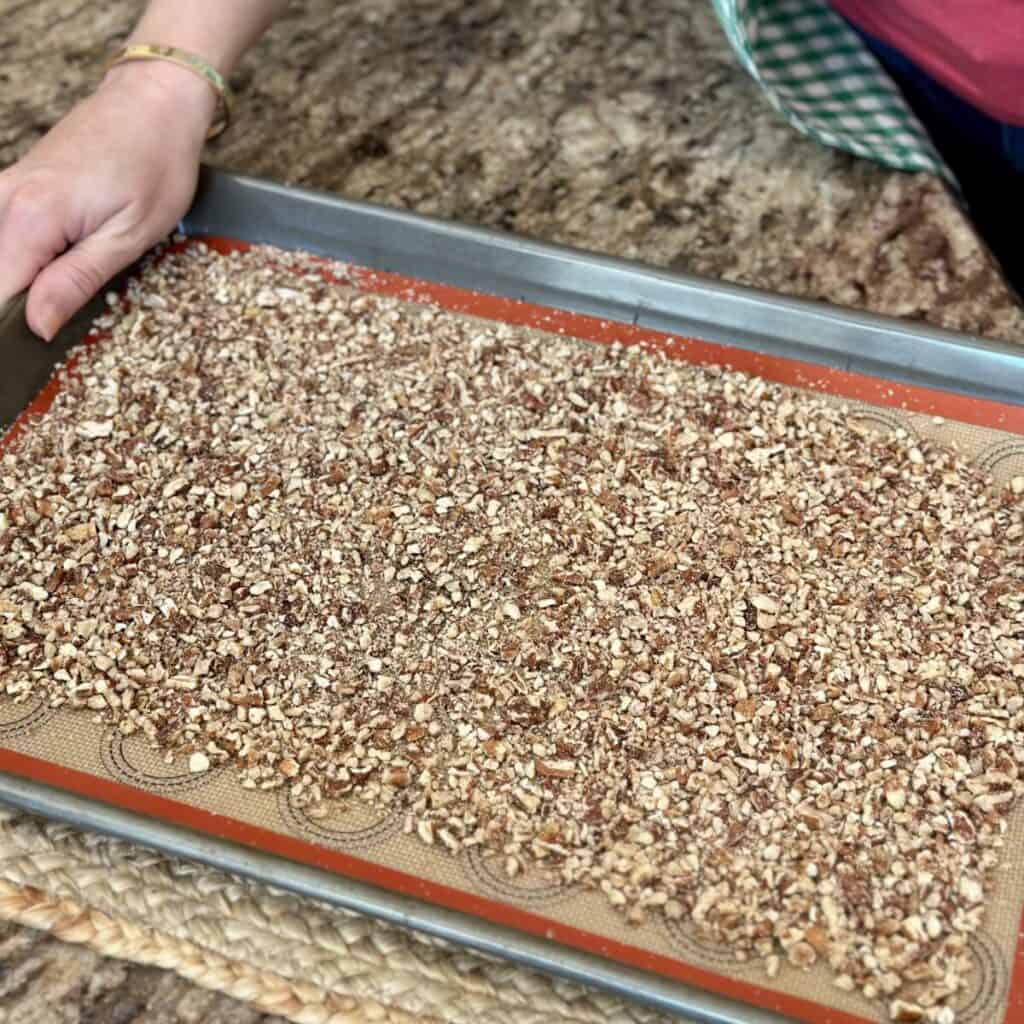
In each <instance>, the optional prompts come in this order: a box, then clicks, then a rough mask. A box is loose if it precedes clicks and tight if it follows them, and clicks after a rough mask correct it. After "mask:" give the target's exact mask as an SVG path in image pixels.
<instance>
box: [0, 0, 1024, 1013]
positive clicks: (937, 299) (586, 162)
mask: <svg viewBox="0 0 1024 1024" xmlns="http://www.w3.org/2000/svg"><path fill="white" fill-rule="evenodd" d="M140 7H141V5H140V4H139V3H132V2H126V0H112V2H110V3H107V4H88V3H83V2H82V0H0V57H2V60H0V97H2V102H0V166H2V165H6V164H8V163H11V162H12V161H14V160H15V159H17V158H18V157H19V156H20V155H21V154H22V153H24V152H25V151H26V150H27V149H28V148H29V147H30V146H31V145H32V143H33V142H34V141H35V140H36V139H37V138H38V137H39V136H40V135H41V134H42V133H43V132H45V131H46V129H47V128H48V127H50V125H52V124H53V123H54V122H55V121H56V120H57V119H58V118H59V117H60V116H61V114H62V113H63V112H64V111H66V110H67V109H68V107H69V106H70V105H71V104H72V103H73V102H74V101H75V100H76V99H77V98H78V97H80V96H82V95H83V94H85V93H86V92H87V91H88V89H89V88H90V87H91V85H92V83H93V82H94V81H95V79H96V76H97V74H98V68H99V67H100V65H101V62H102V59H103V57H104V55H106V54H107V53H109V52H110V51H111V50H112V49H113V48H114V47H115V45H116V44H117V43H118V41H119V40H120V39H121V38H123V36H124V34H125V33H126V32H127V30H128V28H129V27H130V25H131V23H132V21H133V19H134V17H135V16H136V15H137V13H138V11H139V9H140ZM235 84H236V85H237V88H238V91H239V100H238V114H237V119H236V122H235V124H234V126H233V127H232V129H231V131H230V132H228V133H227V134H226V135H225V136H224V137H223V138H222V139H221V140H218V141H217V142H216V143H214V144H213V145H211V147H210V149H209V152H208V155H207V159H208V160H209V161H210V162H212V163H215V164H218V165H220V166H223V167H227V168H230V169H233V170H237V171H243V172H246V173H250V174H256V175H263V176H267V177H271V178H276V179H278V180H281V181H285V182H288V183H292V184H301V185H306V186H310V187H313V188H320V189H327V190H330V191H335V192H340V193H343V194H345V195H348V196H352V197H357V198H366V199H372V200H374V201H376V202H381V203H387V204H392V205H396V206H404V207H408V208H410V209H414V210H418V211H421V212H424V213H431V214H437V215H441V216H445V217H451V218H456V219H458V220H463V221H467V222H471V223H478V224H486V225H490V226H495V227H499V228H504V229H507V230H509V231H514V232H518V233H522V234H526V235H531V236H534V237H537V238H541V239H545V240H548V241H556V242H561V243H566V244H570V245H575V246H580V247H583V248H587V249H591V250H595V251H598V252H602V253H610V254H614V255H617V256H626V257H632V258H638V259H642V260H646V261H648V262H650V263H653V264H657V265H660V266H666V267H673V268H678V269H683V270H687V271H691V272H694V273H697V274H703V275H708V276H710V277H715V278H720V279H725V280H729V281H736V282H741V283H744V284H751V285H756V286H759V287H763V288H768V289H772V290H775V291H780V292H785V293H788V294H792V295H799V296H807V297H813V298H819V299H825V300H828V301H831V302H836V303H841V304H846V305H851V306H856V307H859V308H862V309H869V310H873V311H876V312H883V313H890V314H895V315H901V316H908V317H913V318H918V319H922V320H926V321H928V322H931V323H934V324H938V325H941V326H944V327H950V328H954V329H960V330H966V331H971V332H976V333H979V334H982V335H987V336H990V337H999V338H1004V339H1008V340H1012V341H1019V342H1024V311H1022V310H1021V308H1020V307H1019V306H1018V305H1017V304H1016V302H1015V301H1014V299H1013V297H1012V296H1011V294H1010V292H1009V291H1008V290H1007V288H1006V287H1005V285H1004V284H1003V282H1002V280H1001V278H1000V276H999V274H998V271H997V270H996V269H995V268H994V266H993V265H992V263H991V262H990V261H989V259H988V258H987V256H986V254H985V252H984V250H983V247H982V246H981V244H980V243H979V241H978V239H977V237H976V236H975V234H974V232H973V231H972V229H971V227H970V225H969V224H968V223H967V222H966V221H965V219H964V218H963V216H962V215H961V213H960V212H959V211H958V209H957V207H956V205H955V203H954V202H953V201H952V199H951V198H950V197H949V196H948V195H947V194H946V192H945V191H944V190H943V188H942V187H941V186H940V185H938V184H937V183H936V182H935V181H933V180H931V179H929V178H926V177H923V176H911V175H903V174H898V173H892V172H888V171H885V170H884V169H881V168H878V167H875V166H873V165H870V164H867V163H864V162H860V161H856V160H853V159H852V158H849V157H846V156H844V155H842V154H839V153H836V152H834V151H830V150H826V149H824V148H821V147H819V146H817V145H816V144H814V143H812V142H809V141H807V140H805V139H803V138H801V137H799V136H798V135H796V134H795V133H794V132H793V131H792V130H791V129H790V128H789V127H788V126H786V125H785V124H784V123H783V122H782V121H781V120H780V119H779V118H778V117H777V116H776V115H775V114H774V113H773V112H772V111H771V110H770V109H769V108H768V107H767V105H766V104H765V102H764V101H763V100H762V99H761V97H760V96H759V95H758V93H757V91H756V90H755V88H754V87H753V86H752V85H751V84H750V83H749V81H748V80H747V79H746V78H745V77H744V75H743V74H742V73H741V72H740V71H739V70H738V69H737V68H736V66H735V65H734V64H733V61H732V58H731V55H730V52H729V50H728V48H727V45H726V43H725V41H724V37H723V36H722V35H721V33H720V31H719V29H718V26H717V23H716V22H715V20H714V17H713V15H712V14H711V9H710V3H708V2H707V0H520V2H517V3H504V2H502V0H358V2H356V0H345V2H338V0H297V2H295V3H293V4H292V6H291V8H290V11H289V13H288V15H287V16H286V17H285V18H283V19H282V20H281V21H280V22H279V23H278V25H277V26H276V27H275V28H274V30H273V31H272V32H271V33H270V34H269V35H268V37H267V38H266V39H265V40H264V42H263V43H261V44H260V46H259V47H258V48H257V50H256V52H254V53H253V54H252V55H251V56H250V58H249V59H247V61H246V62H245V64H244V66H243V68H242V69H241V71H240V72H239V74H238V75H237V77H236V83H235ZM59 962H60V963H62V964H63V966H62V967H61V968H60V969H59V970H58V969H57V967H56V966H55V965H57V964H58V963H59ZM15 965H16V967H15ZM76 972H77V973H76ZM71 977H75V978H77V979H78V980H77V981H75V982H74V983H72V982H70V981H68V980H66V979H68V978H71ZM15 978H16V979H18V980H16V981H14V980H12V979H15ZM57 979H64V980H59V981H58V980H57ZM0 985H4V986H6V988H2V989H0V1004H2V1009H0V1019H3V1020H10V1021H16V1020H25V1021H28V1020H32V1021H39V1022H46V1021H51V1020H52V1021H58V1020H59V1021H68V1022H75V1021H86V1020H93V1021H97V1022H100V1021H108V1020H111V1021H112V1020H117V1021H126V1022H127V1021H135V1020H142V1019H145V1020H146V1021H153V1022H163V1021H191V1020H201V1019H217V1020H221V1021H233V1020H237V1021H250V1020H256V1019H257V1017H258V1015H257V1014H254V1013H250V1012H249V1011H247V1010H244V1008H241V1007H235V1008H234V1009H232V1010H230V1011H229V1010H228V1009H226V1007H227V1005H228V1004H227V1001H223V1005H222V1004H221V1003H217V997H214V996H209V995H206V994H198V993H197V992H196V991H195V990H193V989H192V987H191V986H190V985H188V984H187V983H185V982H183V981H180V980H178V979H175V978H170V977H165V976H162V975H160V974H159V972H156V971H154V970H152V969H150V968H141V967H138V968H136V967H129V966H124V965H119V964H118V965H113V964H109V963H106V964H105V963H103V962H102V961H100V960H99V959H98V958H97V957H95V955H94V954H91V953H89V952H87V951H83V950H80V949H73V948H71V947H62V946H59V945H57V944H55V943H53V942H51V941H50V940H47V939H42V938H39V937H36V936H34V935H32V933H27V932H22V931H20V930H19V929H16V928H13V927H4V928H2V929H0ZM55 986H56V987H55ZM119 1000H120V1002H119ZM215 1003H216V1006H215V1005H214V1004H215ZM48 1007H49V1008H48Z"/></svg>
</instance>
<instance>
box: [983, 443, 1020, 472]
mask: <svg viewBox="0 0 1024 1024" xmlns="http://www.w3.org/2000/svg"><path fill="white" fill-rule="evenodd" d="M974 464H975V465H976V466H977V467H978V469H980V470H981V471H982V472H983V473H987V474H988V475H989V476H998V477H1002V476H1003V475H1004V474H1005V475H1008V476H1015V475H1016V474H1018V473H1024V442H1022V441H1016V440H1003V441H997V442H996V443H995V444H994V445H992V447H991V448H986V449H985V450H984V451H982V452H979V453H978V455H977V456H975V459H974ZM1008 464H1009V465H1008Z"/></svg>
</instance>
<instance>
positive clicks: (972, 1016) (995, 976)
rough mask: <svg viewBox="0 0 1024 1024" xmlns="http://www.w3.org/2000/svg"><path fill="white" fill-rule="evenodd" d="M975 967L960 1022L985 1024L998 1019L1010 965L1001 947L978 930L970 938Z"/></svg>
mask: <svg viewBox="0 0 1024 1024" xmlns="http://www.w3.org/2000/svg"><path fill="white" fill-rule="evenodd" d="M967 949H968V950H969V952H970V954H971V959H972V960H973V961H974V970H973V971H971V973H970V974H968V975H967V988H966V990H965V994H964V995H963V996H962V1002H961V1003H960V1004H959V1008H958V1009H957V1012H956V1019H957V1021H958V1022H960V1024H985V1022H987V1021H990V1020H995V1019H997V1012H996V1011H997V1010H998V1009H1000V1008H1001V1007H1002V1004H1003V1000H1004V999H1005V998H1006V983H1007V965H1006V963H1005V962H1004V961H1003V959H1002V957H1001V956H1000V951H999V947H998V946H997V945H996V942H995V940H994V939H993V938H992V936H990V935H989V934H988V933H987V932H975V933H974V934H973V935H972V936H970V938H968V940H967Z"/></svg>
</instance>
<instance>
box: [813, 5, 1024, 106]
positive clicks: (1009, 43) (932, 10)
mask: <svg viewBox="0 0 1024 1024" xmlns="http://www.w3.org/2000/svg"><path fill="white" fill-rule="evenodd" d="M830 3H831V6H832V7H833V9H834V10H836V11H838V12H839V13H840V14H842V15H843V16H844V17H846V18H848V19H849V20H850V21H852V22H853V24H854V25H856V26H857V27H858V28H860V29H862V30H863V31H864V32H866V33H867V34H868V35H871V36H874V37H875V38H876V39H879V40H881V41H882V42H883V43H888V44H889V46H892V47H894V48H895V49H897V50H899V51H900V52H901V53H902V54H903V55H904V56H906V57H907V58H909V59H910V60H911V61H913V62H914V63H915V64H916V65H917V66H918V67H919V68H921V70H922V71H925V72H927V73H928V74H929V75H931V76H932V78H934V79H936V81H938V82H941V83H942V84H943V85H944V86H946V88H947V89H949V90H950V91H951V92H954V93H956V94H957V95H958V96H960V97H961V99H964V100H966V101H967V102H968V103H970V104H972V105H973V106H975V107H977V108H978V109H979V110H981V111H983V112H984V113H986V114H988V115H989V116H990V117H993V118H995V119H996V120H997V121H1003V122H1005V123H1008V124H1013V125H1024V0H830Z"/></svg>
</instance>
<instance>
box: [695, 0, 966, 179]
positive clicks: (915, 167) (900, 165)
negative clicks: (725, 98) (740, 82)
mask: <svg viewBox="0 0 1024 1024" xmlns="http://www.w3.org/2000/svg"><path fill="white" fill-rule="evenodd" d="M713 3H714V7H715V13H716V14H717V15H718V20H719V21H720V22H721V23H722V27H723V28H724V29H725V34H726V36H728V38H729V42H730V44H731V45H732V48H733V50H734V51H735V53H736V56H737V58H738V59H739V62H740V64H742V65H743V67H744V69H745V70H746V71H747V72H748V73H749V74H750V75H751V77H752V78H753V79H754V80H755V81H756V82H757V83H758V85H760V86H761V88H762V90H763V91H764V92H765V94H766V95H767V97H768V101H769V102H770V103H771V105H772V106H773V107H774V108H775V109H776V110H777V111H779V113H780V114H782V116H783V117H785V119H786V120H787V121H789V123H790V124H791V125H792V126H793V127H794V128H796V129H797V131H799V132H802V133H803V134H804V135H809V136H810V137H811V138H812V139H816V140H817V141H818V142H821V143H823V144H824V145H826V146H834V147H836V148H838V149H844V150H846V151H847V152H848V153H853V154H854V155H856V156H862V157H866V158H867V159H869V160H875V161H877V162H878V163H880V164H884V165H885V166H886V167H894V168H896V169H897V170H902V171H928V172H931V173H932V174H937V175H939V176H940V177H942V178H944V179H945V180H946V181H948V182H950V183H951V184H953V185H955V179H954V178H953V175H952V174H951V173H950V171H949V169H948V168H947V167H946V165H945V163H944V162H943V160H942V158H941V157H940V156H939V154H938V153H937V152H936V151H935V147H934V146H933V145H932V143H931V140H930V139H929V138H928V133H927V132H926V131H925V130H924V129H923V128H922V127H921V125H920V124H919V122H918V120H917V118H916V117H915V116H914V114H913V112H912V111H911V110H910V108H909V107H908V106H907V104H906V101H905V100H904V99H903V96H902V94H901V93H900V91H899V89H898V88H897V87H896V85H895V84H894V83H893V82H892V80H891V79H890V78H889V76H888V75H887V74H886V73H885V71H883V70H882V68H881V67H880V66H879V64H878V62H877V61H876V60H875V58H874V57H873V56H872V54H871V53H870V52H869V51H868V50H867V48H866V47H865V46H864V44H863V42H862V41H861V40H860V38H859V37H858V36H857V34H856V33H855V32H854V31H853V30H852V29H851V28H850V27H849V25H847V23H846V22H845V21H843V19H842V18H840V17H839V15H838V14H836V13H835V12H834V11H833V10H832V9H831V8H830V7H828V5H827V4H826V3H825V2H824V0H713Z"/></svg>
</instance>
